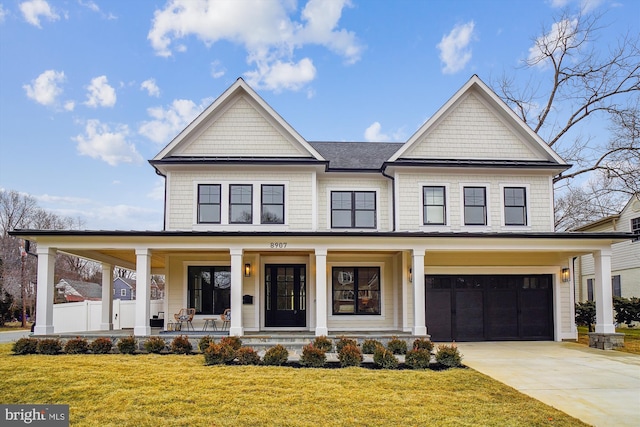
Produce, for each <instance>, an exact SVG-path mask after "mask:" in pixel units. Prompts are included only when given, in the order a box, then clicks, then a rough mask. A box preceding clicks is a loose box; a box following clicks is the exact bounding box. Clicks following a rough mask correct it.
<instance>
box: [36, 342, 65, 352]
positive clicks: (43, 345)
mask: <svg viewBox="0 0 640 427" xmlns="http://www.w3.org/2000/svg"><path fill="white" fill-rule="evenodd" d="M61 350H62V344H61V343H60V340H59V339H57V338H45V339H41V340H39V341H38V347H37V352H38V353H40V354H58V353H60V351H61Z"/></svg>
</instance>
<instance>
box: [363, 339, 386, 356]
mask: <svg viewBox="0 0 640 427" xmlns="http://www.w3.org/2000/svg"><path fill="white" fill-rule="evenodd" d="M376 347H382V343H381V342H380V341H378V340H374V339H367V340H364V341H363V342H362V352H363V353H364V354H373V353H374V352H375V351H376Z"/></svg>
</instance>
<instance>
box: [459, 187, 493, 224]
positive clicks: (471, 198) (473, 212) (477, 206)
mask: <svg viewBox="0 0 640 427" xmlns="http://www.w3.org/2000/svg"><path fill="white" fill-rule="evenodd" d="M464 225H487V189H486V188H485V187H464Z"/></svg>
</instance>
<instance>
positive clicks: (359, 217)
mask: <svg viewBox="0 0 640 427" xmlns="http://www.w3.org/2000/svg"><path fill="white" fill-rule="evenodd" d="M375 227H376V193H375V191H332V192H331V228H375Z"/></svg>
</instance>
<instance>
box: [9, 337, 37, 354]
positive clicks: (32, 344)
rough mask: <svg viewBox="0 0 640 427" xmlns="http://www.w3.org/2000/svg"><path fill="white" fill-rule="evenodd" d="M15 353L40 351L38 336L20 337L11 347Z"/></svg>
mask: <svg viewBox="0 0 640 427" xmlns="http://www.w3.org/2000/svg"><path fill="white" fill-rule="evenodd" d="M11 351H12V352H13V354H36V352H37V351H38V339H37V338H20V339H19V340H18V341H16V342H14V343H13V346H12V347H11Z"/></svg>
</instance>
